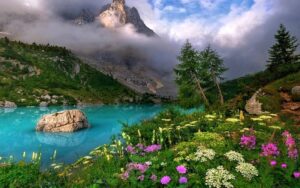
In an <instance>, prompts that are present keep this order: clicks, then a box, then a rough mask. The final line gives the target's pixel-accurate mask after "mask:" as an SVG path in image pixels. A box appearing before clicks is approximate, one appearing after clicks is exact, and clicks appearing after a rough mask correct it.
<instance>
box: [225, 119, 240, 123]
mask: <svg viewBox="0 0 300 188" xmlns="http://www.w3.org/2000/svg"><path fill="white" fill-rule="evenodd" d="M225 121H227V122H230V123H237V122H239V121H240V120H239V119H237V118H227V119H226V120H225Z"/></svg>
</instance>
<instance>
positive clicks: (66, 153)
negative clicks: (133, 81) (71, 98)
mask: <svg viewBox="0 0 300 188" xmlns="http://www.w3.org/2000/svg"><path fill="white" fill-rule="evenodd" d="M66 109H74V107H73V108H72V107H49V108H39V107H27V108H17V109H0V156H1V157H4V158H8V157H10V156H13V158H14V160H15V161H18V160H21V159H22V154H23V152H26V155H27V157H26V159H27V160H28V161H30V160H31V154H32V152H41V153H42V166H44V167H45V166H47V165H49V164H51V160H50V158H51V156H52V155H53V152H54V151H55V150H57V157H56V162H57V163H66V164H68V163H72V162H75V161H76V160H77V159H78V158H80V157H82V156H85V155H87V154H88V153H89V152H90V151H91V150H92V149H94V148H96V147H98V146H100V145H103V144H106V143H109V142H110V140H111V136H112V135H116V134H118V133H120V131H121V128H122V123H129V124H133V123H137V122H139V121H141V120H145V119H148V118H151V117H153V116H155V115H156V114H157V113H158V112H160V111H161V110H162V107H161V106H158V105H154V106H147V105H133V106H130V105H116V106H90V107H82V108H80V109H81V110H82V111H83V112H84V113H85V114H86V116H87V118H88V121H89V123H90V124H91V128H89V129H86V130H83V131H79V132H76V133H39V132H36V131H35V126H36V124H37V121H38V120H39V118H40V117H41V116H42V115H44V114H48V113H54V112H58V111H61V110H66Z"/></svg>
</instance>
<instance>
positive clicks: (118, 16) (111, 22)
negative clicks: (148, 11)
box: [97, 0, 156, 36]
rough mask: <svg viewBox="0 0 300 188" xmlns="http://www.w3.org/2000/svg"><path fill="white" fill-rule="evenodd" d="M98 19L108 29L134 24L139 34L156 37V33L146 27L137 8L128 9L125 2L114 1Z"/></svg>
mask: <svg viewBox="0 0 300 188" xmlns="http://www.w3.org/2000/svg"><path fill="white" fill-rule="evenodd" d="M97 19H98V20H99V21H100V23H101V24H102V25H103V26H104V27H107V28H115V27H118V26H123V25H125V24H132V25H133V26H134V27H135V28H136V31H137V32H138V33H142V34H145V35H147V36H156V34H155V33H154V31H152V30H151V29H150V28H148V27H147V26H146V25H145V23H144V21H143V20H142V19H141V17H140V14H139V12H138V10H137V9H136V8H135V7H132V8H130V7H127V6H126V5H125V0H113V2H112V4H111V5H110V6H106V8H104V10H103V11H102V12H101V13H100V15H99V16H98V17H97Z"/></svg>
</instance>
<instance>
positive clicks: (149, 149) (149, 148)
mask: <svg viewBox="0 0 300 188" xmlns="http://www.w3.org/2000/svg"><path fill="white" fill-rule="evenodd" d="M160 149H161V145H157V144H153V145H151V146H147V147H146V148H145V149H144V152H146V153H153V152H156V151H159V150H160Z"/></svg>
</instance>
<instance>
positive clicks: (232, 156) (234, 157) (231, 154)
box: [224, 151, 245, 162]
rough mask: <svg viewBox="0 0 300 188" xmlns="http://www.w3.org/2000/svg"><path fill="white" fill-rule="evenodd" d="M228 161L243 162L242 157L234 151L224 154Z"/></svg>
mask: <svg viewBox="0 0 300 188" xmlns="http://www.w3.org/2000/svg"><path fill="white" fill-rule="evenodd" d="M224 156H225V157H226V158H227V159H228V160H229V161H236V162H244V161H245V160H244V156H243V155H242V154H240V153H238V152H236V151H229V152H227V153H225V154H224Z"/></svg>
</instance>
